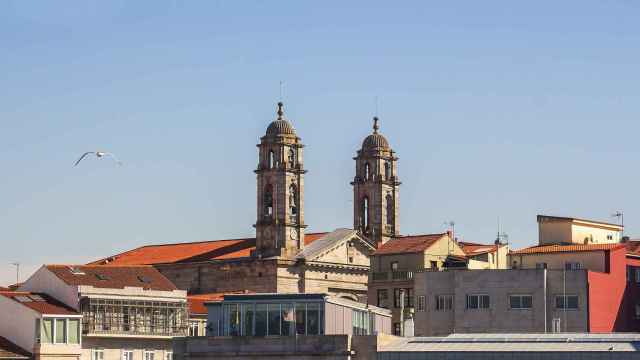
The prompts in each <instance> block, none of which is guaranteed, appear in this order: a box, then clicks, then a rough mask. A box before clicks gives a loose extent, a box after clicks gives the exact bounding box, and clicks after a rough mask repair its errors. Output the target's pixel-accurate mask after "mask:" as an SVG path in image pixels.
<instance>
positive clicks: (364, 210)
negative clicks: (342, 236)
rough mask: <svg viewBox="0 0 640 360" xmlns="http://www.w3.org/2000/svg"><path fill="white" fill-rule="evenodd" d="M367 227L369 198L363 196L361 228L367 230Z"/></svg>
mask: <svg viewBox="0 0 640 360" xmlns="http://www.w3.org/2000/svg"><path fill="white" fill-rule="evenodd" d="M368 229H369V198H368V197H366V196H365V197H364V199H362V230H363V232H365V233H366V232H367V230H368Z"/></svg>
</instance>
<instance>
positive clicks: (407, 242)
mask: <svg viewBox="0 0 640 360" xmlns="http://www.w3.org/2000/svg"><path fill="white" fill-rule="evenodd" d="M445 236H447V233H443V234H427V235H411V236H401V237H395V238H393V239H391V240H389V241H387V242H386V243H384V244H383V245H382V246H380V247H378V249H377V250H376V252H375V253H374V255H391V254H405V253H419V252H423V251H425V250H427V249H428V248H430V247H431V245H433V244H435V243H436V242H437V241H438V240H440V239H442V238H443V237H445Z"/></svg>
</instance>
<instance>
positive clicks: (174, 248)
mask: <svg viewBox="0 0 640 360" xmlns="http://www.w3.org/2000/svg"><path fill="white" fill-rule="evenodd" d="M326 234H327V233H312V234H305V241H304V242H305V245H308V244H310V243H312V242H313V241H315V240H318V239H319V238H321V237H323V236H324V235H326ZM255 248H256V239H255V238H247V239H234V240H214V241H201V242H192V243H177V244H162V245H148V246H142V247H139V248H137V249H133V250H130V251H126V252H124V253H121V254H118V255H114V256H111V257H108V258H105V259H101V260H98V261H95V262H92V263H90V264H89V265H109V266H112V265H116V266H119V265H156V264H170V263H181V262H197V261H208V260H229V259H238V258H243V257H249V256H250V255H251V251H253V250H255Z"/></svg>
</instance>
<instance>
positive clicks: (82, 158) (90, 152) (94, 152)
mask: <svg viewBox="0 0 640 360" xmlns="http://www.w3.org/2000/svg"><path fill="white" fill-rule="evenodd" d="M91 154H94V155H95V156H96V157H97V158H98V159H101V158H103V157H105V156H108V157H110V158H112V159H113V160H114V161H115V162H116V163H117V164H118V165H122V161H120V160H118V158H117V157H116V156H115V155H113V154H112V153H108V152H104V151H87V152H86V153H84V154H82V156H80V159H78V161H76V163H75V164H73V166H78V164H80V162H81V161H82V160H84V158H86V157H87V155H91Z"/></svg>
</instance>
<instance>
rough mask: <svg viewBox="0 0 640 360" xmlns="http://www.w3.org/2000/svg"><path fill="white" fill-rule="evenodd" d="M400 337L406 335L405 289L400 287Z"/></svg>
mask: <svg viewBox="0 0 640 360" xmlns="http://www.w3.org/2000/svg"><path fill="white" fill-rule="evenodd" d="M400 337H404V289H400Z"/></svg>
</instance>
